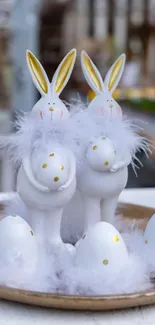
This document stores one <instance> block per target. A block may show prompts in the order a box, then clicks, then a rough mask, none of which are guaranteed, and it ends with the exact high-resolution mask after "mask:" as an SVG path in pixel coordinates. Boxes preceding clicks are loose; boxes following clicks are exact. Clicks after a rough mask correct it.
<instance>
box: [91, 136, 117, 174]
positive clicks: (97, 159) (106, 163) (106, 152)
mask: <svg viewBox="0 0 155 325" xmlns="http://www.w3.org/2000/svg"><path fill="white" fill-rule="evenodd" d="M115 156H116V152H115V148H114V146H113V144H112V141H111V140H110V139H108V138H106V137H104V136H103V137H100V138H98V139H96V140H95V141H94V142H93V143H91V144H90V145H89V147H88V149H87V151H86V159H87V161H88V163H89V165H90V166H91V167H92V168H93V169H95V170H96V171H99V172H104V171H108V170H110V169H111V167H112V165H113V164H114V162H115Z"/></svg>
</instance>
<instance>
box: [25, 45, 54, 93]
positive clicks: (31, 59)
mask: <svg viewBox="0 0 155 325" xmlns="http://www.w3.org/2000/svg"><path fill="white" fill-rule="evenodd" d="M26 58H27V63H28V67H29V71H30V74H31V76H32V80H33V82H34V84H35V86H36V88H37V89H38V90H39V92H40V93H41V95H45V94H47V93H48V91H49V81H48V77H47V75H46V72H45V70H44V68H43V66H42V65H41V63H40V62H39V60H38V59H37V58H36V57H35V55H34V54H33V53H32V52H31V51H29V50H27V51H26Z"/></svg>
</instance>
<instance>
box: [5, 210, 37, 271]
mask: <svg viewBox="0 0 155 325" xmlns="http://www.w3.org/2000/svg"><path fill="white" fill-rule="evenodd" d="M37 261H38V249H37V241H36V236H35V234H34V232H33V230H32V229H31V227H30V226H29V224H28V223H27V222H26V221H25V220H24V219H23V218H21V217H19V216H17V215H15V214H13V215H9V216H8V217H6V218H4V219H3V220H1V221H0V265H3V266H5V265H8V266H10V267H11V266H15V265H16V266H17V267H19V268H20V269H23V271H29V272H33V271H35V270H36V267H37Z"/></svg>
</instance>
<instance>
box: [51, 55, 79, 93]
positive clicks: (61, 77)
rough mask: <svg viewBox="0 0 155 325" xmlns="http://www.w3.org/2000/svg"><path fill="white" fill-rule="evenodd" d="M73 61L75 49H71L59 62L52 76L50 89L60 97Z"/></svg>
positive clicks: (71, 69) (69, 74) (72, 66)
mask: <svg viewBox="0 0 155 325" xmlns="http://www.w3.org/2000/svg"><path fill="white" fill-rule="evenodd" d="M75 60H76V49H72V50H71V51H70V52H69V53H68V54H67V55H66V56H65V57H64V59H63V60H62V61H61V63H60V64H59V66H58V68H57V70H56V72H55V74H54V76H53V79H52V82H51V87H52V90H53V91H54V93H57V94H58V95H60V93H61V92H62V90H63V89H64V87H65V86H66V84H67V82H68V80H69V78H70V76H71V73H72V71H73V68H74V64H75Z"/></svg>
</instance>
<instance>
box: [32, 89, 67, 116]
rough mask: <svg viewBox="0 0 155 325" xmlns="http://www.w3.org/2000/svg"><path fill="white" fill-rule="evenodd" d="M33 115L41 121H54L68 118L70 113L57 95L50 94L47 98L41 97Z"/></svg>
mask: <svg viewBox="0 0 155 325" xmlns="http://www.w3.org/2000/svg"><path fill="white" fill-rule="evenodd" d="M32 114H34V116H38V118H40V119H42V120H43V119H44V118H49V119H50V120H52V121H55V120H57V119H61V118H63V119H64V118H68V116H69V112H68V110H67V108H66V106H65V104H64V103H63V102H62V101H61V99H60V98H59V97H58V96H56V95H55V97H54V98H53V96H52V94H48V95H47V96H46V97H41V98H40V100H39V101H38V102H37V103H36V104H35V105H34V107H33V110H32Z"/></svg>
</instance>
